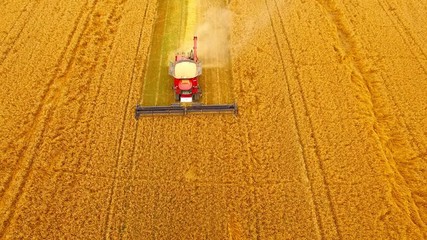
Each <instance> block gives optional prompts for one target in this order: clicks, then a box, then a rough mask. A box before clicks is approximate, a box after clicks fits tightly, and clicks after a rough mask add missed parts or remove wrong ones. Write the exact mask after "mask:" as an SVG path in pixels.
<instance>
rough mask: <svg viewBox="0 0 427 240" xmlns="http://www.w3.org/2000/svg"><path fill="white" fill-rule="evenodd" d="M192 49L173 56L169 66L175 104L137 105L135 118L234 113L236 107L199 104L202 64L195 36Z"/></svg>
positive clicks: (231, 105) (233, 105)
mask: <svg viewBox="0 0 427 240" xmlns="http://www.w3.org/2000/svg"><path fill="white" fill-rule="evenodd" d="M193 41H194V44H193V49H192V50H191V51H190V52H189V53H188V54H185V53H179V54H176V55H175V59H174V62H171V63H170V64H169V75H170V76H172V77H173V87H172V89H173V92H174V95H175V103H173V104H172V105H170V106H141V105H137V106H136V110H135V117H136V118H137V119H138V118H139V116H141V115H143V116H150V115H169V114H179V115H185V114H187V113H234V114H237V105H236V104H235V103H234V104H213V105H212V104H209V105H205V104H202V103H200V102H199V101H200V99H201V97H202V88H201V87H200V84H199V76H200V75H201V74H202V63H201V62H200V61H199V58H198V56H197V36H195V37H194V38H193Z"/></svg>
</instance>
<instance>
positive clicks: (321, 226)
mask: <svg viewBox="0 0 427 240" xmlns="http://www.w3.org/2000/svg"><path fill="white" fill-rule="evenodd" d="M266 4H267V2H266ZM274 4H275V8H276V10H277V13H278V17H279V20H280V25H281V28H282V33H283V35H284V39H285V43H286V45H287V46H288V48H289V56H290V58H291V61H292V65H293V67H294V69H295V76H294V77H295V79H296V83H297V87H298V91H297V92H299V93H300V96H301V100H302V103H303V106H304V112H305V113H306V114H305V115H306V116H307V119H308V126H309V129H310V132H311V135H310V138H311V140H312V141H313V143H314V146H315V148H314V153H315V156H316V161H315V162H316V166H315V167H316V168H318V169H319V170H320V177H321V182H322V185H323V188H324V190H325V194H326V198H327V202H328V206H329V211H330V213H329V214H331V215H332V216H331V217H332V220H333V224H334V228H335V232H336V234H337V236H336V237H337V238H339V239H342V234H341V231H340V229H339V224H338V221H337V213H336V210H335V207H334V205H333V204H332V197H331V193H330V189H329V182H328V181H327V178H326V176H325V167H324V165H323V162H322V158H321V155H320V151H319V143H318V140H317V137H316V134H315V132H314V129H315V128H314V125H313V120H312V117H311V114H310V111H309V109H308V104H307V99H306V96H305V94H304V91H303V88H302V84H301V79H300V73H299V70H298V64H297V63H296V61H295V56H294V53H293V51H292V47H291V44H290V42H289V37H288V32H287V30H286V28H285V25H284V23H283V18H282V16H281V11H280V9H279V8H278V4H277V1H276V0H274ZM269 12H270V11H269ZM272 27H273V26H272ZM275 36H276V43H277V33H276V32H275ZM277 45H278V48H279V49H280V45H279V44H277ZM280 52H281V51H280ZM281 59H282V66H283V68H284V70H285V69H286V68H285V63H284V61H283V59H284V58H283V55H282V53H281ZM287 86H288V94H289V96H290V93H289V89H291V86H290V84H289V79H288V81H287ZM290 98H291V99H292V97H291V96H290ZM292 105H293V107H292V108H293V112H294V118H295V119H294V120H295V124H296V127H297V122H298V121H297V118H296V115H295V114H296V109H295V104H294V103H293V104H292ZM297 128H299V127H297ZM299 131H300V130H298V132H299ZM299 139H300V140H299V142H300V144H301V147H302V149H303V152H304V151H305V150H304V149H305V147H304V145H303V144H302V138H301V135H300V133H299ZM304 159H305V160H304V165H305V167H304V169H305V171H306V175H307V177H308V179H310V182H312V181H313V179H312V178H311V177H310V175H311V174H315V173H314V172H312V171H310V170H309V168H310V167H309V165H308V159H307V156H305V157H304ZM313 167H314V166H313ZM310 189H311V192H312V197H313V201H314V205H315V209H316V212H317V216H316V218H317V224H318V227H319V230H320V233H321V238H325V237H326V231H325V226H324V224H326V222H323V221H322V219H321V217H320V211H319V208H318V207H316V205H317V204H316V203H315V202H316V201H320V199H318V200H316V197H315V196H316V194H315V193H314V191H313V187H312V186H311V184H310ZM329 214H328V215H329Z"/></svg>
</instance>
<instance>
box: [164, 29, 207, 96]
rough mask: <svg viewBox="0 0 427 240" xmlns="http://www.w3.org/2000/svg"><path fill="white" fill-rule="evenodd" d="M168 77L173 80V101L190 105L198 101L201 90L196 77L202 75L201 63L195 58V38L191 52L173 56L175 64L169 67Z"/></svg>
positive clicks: (195, 38)
mask: <svg viewBox="0 0 427 240" xmlns="http://www.w3.org/2000/svg"><path fill="white" fill-rule="evenodd" d="M169 75H171V76H172V77H173V78H174V81H173V82H174V84H173V89H174V92H175V101H180V102H181V103H191V102H193V101H196V102H197V101H199V99H200V97H201V96H202V89H201V88H200V86H199V81H198V77H199V76H200V75H202V63H201V62H199V59H198V58H197V37H194V46H193V50H191V52H190V53H189V54H188V56H186V55H185V54H184V53H182V54H178V55H175V62H173V63H172V62H171V63H170V66H169Z"/></svg>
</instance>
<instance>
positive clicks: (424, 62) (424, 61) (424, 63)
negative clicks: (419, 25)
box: [377, 0, 427, 75]
mask: <svg viewBox="0 0 427 240" xmlns="http://www.w3.org/2000/svg"><path fill="white" fill-rule="evenodd" d="M377 2H378V4H379V5H380V6H381V8H382V10H383V11H384V12H385V14H386V15H387V17H388V18H389V19H390V21H391V22H392V23H393V26H394V28H395V29H396V31H397V32H398V33H399V35H400V37H401V38H402V40H403V41H404V42H405V44H406V46H407V47H408V49H409V51H410V52H411V53H412V55H413V56H415V58H416V59H417V61H418V63H419V64H420V67H421V69H422V70H423V72H424V74H425V75H427V54H426V53H425V52H424V50H423V48H422V47H421V45H420V44H419V43H418V42H417V41H416V39H415V37H414V36H413V35H412V33H411V32H410V31H409V29H408V27H406V26H405V24H404V23H403V21H402V19H401V18H400V17H399V15H398V14H397V13H396V12H392V14H393V15H394V16H395V20H394V19H393V17H392V16H391V15H390V11H389V10H387V8H386V6H385V5H387V7H388V9H391V8H392V7H391V6H390V5H389V4H388V3H384V1H383V0H377ZM397 25H398V26H397ZM399 26H400V28H399ZM402 31H403V32H402ZM404 34H406V36H408V37H409V38H410V40H412V41H410V40H409V39H408V38H407V37H405V35H404ZM413 47H415V48H417V49H418V52H419V53H420V54H421V55H423V56H424V58H420V57H419V55H418V54H416V53H415V51H414V49H413Z"/></svg>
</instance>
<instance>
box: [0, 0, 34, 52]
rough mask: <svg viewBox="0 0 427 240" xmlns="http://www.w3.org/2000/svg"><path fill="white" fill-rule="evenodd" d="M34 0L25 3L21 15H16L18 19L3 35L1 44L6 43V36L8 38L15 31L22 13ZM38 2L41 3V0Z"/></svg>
mask: <svg viewBox="0 0 427 240" xmlns="http://www.w3.org/2000/svg"><path fill="white" fill-rule="evenodd" d="M31 2H32V1H28V2H27V3H26V4H25V5H24V7H23V9H22V10H21V11H20V12H19V15H18V16H17V17H16V20H15V21H14V22H13V24H12V26H11V27H10V28H9V30H8V31H7V33H6V35H5V36H4V37H3V39H2V40H1V41H0V46H1V45H3V43H4V41H5V40H6V38H8V37H9V35H10V33H11V32H12V31H13V29H14V28H15V26H16V23H17V22H18V21H19V19H20V18H21V17H22V15H23V14H24V12H26V11H27V8H28V6H29V5H30V3H31ZM38 3H40V1H39V2H38ZM32 12H34V11H32Z"/></svg>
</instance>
